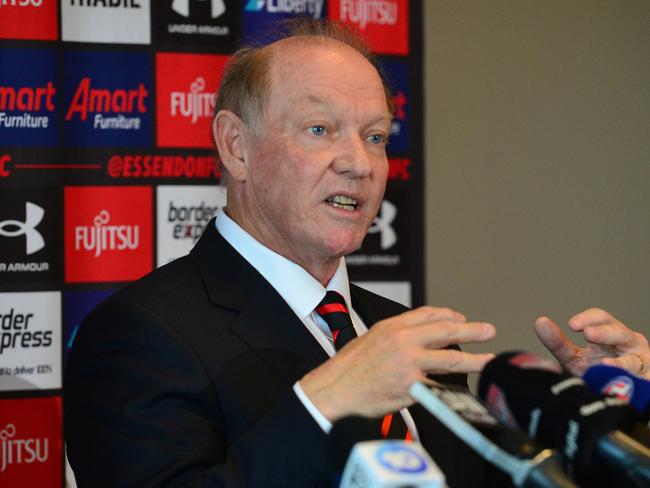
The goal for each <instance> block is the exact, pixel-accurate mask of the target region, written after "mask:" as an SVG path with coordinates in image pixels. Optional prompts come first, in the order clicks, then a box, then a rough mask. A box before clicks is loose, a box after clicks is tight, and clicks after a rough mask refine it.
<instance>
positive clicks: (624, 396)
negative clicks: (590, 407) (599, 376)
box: [602, 376, 634, 402]
mask: <svg viewBox="0 0 650 488" xmlns="http://www.w3.org/2000/svg"><path fill="white" fill-rule="evenodd" d="M602 393H604V394H605V395H608V396H613V397H616V398H618V399H620V400H625V401H626V402H629V401H630V400H631V398H632V396H633V395H634V381H632V379H631V378H628V377H627V376H617V377H616V378H612V379H611V380H610V381H609V383H607V384H606V385H605V386H603V389H602Z"/></svg>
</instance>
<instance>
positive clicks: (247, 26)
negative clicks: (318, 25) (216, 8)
mask: <svg viewBox="0 0 650 488" xmlns="http://www.w3.org/2000/svg"><path fill="white" fill-rule="evenodd" d="M298 16H307V17H313V18H314V19H322V18H325V17H326V16H327V12H326V5H325V0H247V2H246V4H245V5H244V22H243V24H244V37H245V38H247V39H255V38H256V37H257V36H259V34H260V32H262V33H263V32H264V31H265V30H267V26H268V24H269V23H271V22H276V21H278V20H282V19H288V18H291V17H298Z"/></svg>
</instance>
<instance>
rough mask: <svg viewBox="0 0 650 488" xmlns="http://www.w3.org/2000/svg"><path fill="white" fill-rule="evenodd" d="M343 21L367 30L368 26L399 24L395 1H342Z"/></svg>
mask: <svg viewBox="0 0 650 488" xmlns="http://www.w3.org/2000/svg"><path fill="white" fill-rule="evenodd" d="M340 2H341V3H340V6H341V20H342V21H348V22H352V23H353V24H357V25H358V26H359V28H361V29H365V28H366V25H368V24H376V25H395V24H397V1H395V0H340Z"/></svg>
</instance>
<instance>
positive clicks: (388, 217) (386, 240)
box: [368, 200, 397, 250]
mask: <svg viewBox="0 0 650 488" xmlns="http://www.w3.org/2000/svg"><path fill="white" fill-rule="evenodd" d="M396 216H397V207H396V206H395V205H393V204H392V203H390V202H389V201H387V200H384V201H383V202H381V208H380V210H379V214H378V215H377V217H375V220H374V222H373V223H372V225H371V226H370V229H368V234H376V233H377V232H379V234H380V239H381V240H380V246H381V248H382V250H386V249H388V248H390V247H392V246H394V245H395V243H396V242H397V234H396V233H395V229H393V226H392V225H391V224H392V223H393V221H394V220H395V217H396Z"/></svg>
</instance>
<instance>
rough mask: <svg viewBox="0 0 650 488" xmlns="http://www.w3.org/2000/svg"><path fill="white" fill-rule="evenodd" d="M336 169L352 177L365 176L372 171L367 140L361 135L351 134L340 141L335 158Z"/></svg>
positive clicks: (334, 165)
mask: <svg viewBox="0 0 650 488" xmlns="http://www.w3.org/2000/svg"><path fill="white" fill-rule="evenodd" d="M333 167H334V171H336V172H337V173H340V174H345V175H347V176H349V177H351V178H365V177H367V176H369V175H370V174H371V173H372V169H373V168H372V158H371V156H370V154H369V153H368V148H367V147H366V141H365V140H364V139H362V138H361V137H359V136H350V137H347V138H344V139H342V140H340V141H339V147H338V152H337V154H336V157H335V159H334V164H333Z"/></svg>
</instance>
